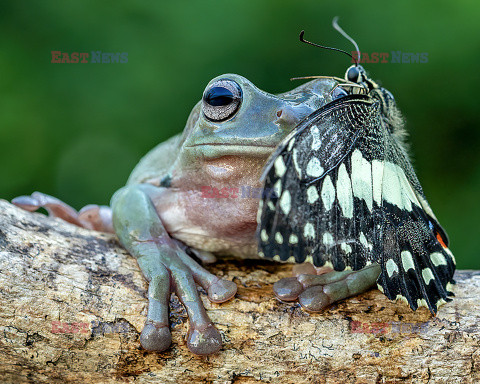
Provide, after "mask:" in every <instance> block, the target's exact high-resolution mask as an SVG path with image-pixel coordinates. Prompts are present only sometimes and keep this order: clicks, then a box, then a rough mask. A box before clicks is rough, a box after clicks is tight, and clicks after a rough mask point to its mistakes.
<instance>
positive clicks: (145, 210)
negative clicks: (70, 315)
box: [13, 74, 380, 355]
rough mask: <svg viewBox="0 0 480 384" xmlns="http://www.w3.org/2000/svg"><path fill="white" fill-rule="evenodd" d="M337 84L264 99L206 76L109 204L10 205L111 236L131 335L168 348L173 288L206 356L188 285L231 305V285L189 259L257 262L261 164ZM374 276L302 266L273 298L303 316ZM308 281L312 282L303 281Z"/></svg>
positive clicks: (211, 345)
mask: <svg viewBox="0 0 480 384" xmlns="http://www.w3.org/2000/svg"><path fill="white" fill-rule="evenodd" d="M337 85H338V82H337V81H335V80H333V79H324V78H319V79H315V80H313V81H310V82H308V83H305V84H303V85H301V86H299V87H297V88H295V89H293V90H292V91H290V92H286V93H282V94H278V95H274V94H270V93H267V92H264V91H262V90H260V89H258V88H257V87H256V86H255V85H254V84H252V83H251V82H250V81H249V80H247V79H246V78H244V77H242V76H239V75H235V74H225V75H222V76H219V77H216V78H214V79H213V80H211V81H210V82H209V83H208V85H207V86H206V89H205V91H204V92H203V98H202V100H201V101H200V102H199V103H198V104H196V105H195V107H194V108H193V110H192V112H191V114H190V116H189V118H188V120H187V123H186V126H185V129H184V131H183V133H182V134H179V135H177V136H174V137H172V138H171V139H169V140H167V141H166V142H164V143H161V144H159V145H158V146H156V147H155V148H154V149H152V150H151V151H150V152H149V153H148V154H147V155H146V156H145V157H144V158H143V159H142V160H141V161H140V163H139V164H138V165H137V166H136V168H135V169H134V170H133V172H132V174H131V175H130V178H129V179H128V183H127V185H126V186H125V187H124V188H122V189H120V190H119V191H117V192H116V193H115V194H114V196H113V197H112V200H111V204H110V207H106V206H96V205H88V206H86V207H84V208H83V209H82V210H80V211H79V212H77V211H76V210H74V209H73V208H71V207H70V206H68V205H67V204H65V203H63V202H61V201H60V200H58V199H56V198H54V197H51V196H48V195H45V194H42V193H39V192H35V193H33V194H32V195H31V196H20V197H17V198H15V199H14V200H13V203H14V204H16V205H17V206H20V207H22V208H24V209H27V210H30V211H34V210H36V209H38V208H40V207H43V208H45V209H46V210H47V211H48V212H49V214H50V215H53V216H56V217H60V218H62V219H64V220H66V221H69V222H71V223H73V224H76V225H80V226H83V227H86V228H91V229H95V230H99V231H106V232H115V233H116V234H117V236H118V238H119V239H120V242H121V243H122V244H123V246H124V247H125V248H126V249H127V250H128V251H129V252H130V253H131V255H132V256H134V257H135V258H136V259H137V261H138V264H139V266H140V268H141V270H142V272H143V274H144V276H145V278H146V279H147V280H148V282H149V288H148V314H147V320H146V323H145V326H144V328H143V330H142V332H141V335H140V342H141V344H142V346H143V347H144V348H145V349H147V350H155V351H163V350H165V349H167V348H168V347H169V346H170V344H171V333H170V329H169V298H170V294H171V292H172V291H173V292H175V293H176V294H177V296H178V298H179V299H180V301H181V302H182V303H183V305H184V306H185V309H186V311H187V314H188V317H189V322H190V326H189V331H188V335H187V346H188V348H189V349H190V350H191V351H192V352H193V353H195V354H199V355H206V354H211V353H215V352H217V351H218V350H219V349H220V348H221V345H222V339H221V335H220V333H219V331H218V330H217V328H216V327H215V326H214V325H213V324H212V321H211V320H210V319H209V317H208V315H207V313H206V311H205V309H204V307H203V304H202V301H201V299H200V297H199V294H198V291H197V286H196V285H197V284H198V285H200V286H202V287H203V288H204V289H205V291H206V292H207V295H208V298H209V299H210V300H211V301H212V302H215V303H221V302H225V301H227V300H229V299H231V298H232V297H233V296H234V295H235V293H236V289H237V287H236V285H235V283H233V282H231V281H227V280H223V279H220V278H218V277H216V276H214V275H212V274H211V273H209V272H208V271H207V270H206V269H204V268H203V267H202V266H201V265H200V264H198V263H197V262H196V261H195V260H194V259H193V258H192V257H191V256H190V255H191V254H192V253H193V254H194V255H196V256H197V257H198V259H200V260H202V261H211V260H212V259H214V257H215V256H217V257H218V256H222V255H232V256H235V257H240V258H256V257H258V256H257V241H256V237H255V230H256V227H257V211H258V206H259V201H260V197H261V194H262V193H265V192H268V193H275V191H274V190H273V191H262V182H261V181H260V176H261V174H262V171H263V168H264V165H265V163H266V161H267V159H268V158H269V156H270V155H271V154H272V152H273V151H274V149H275V148H276V147H277V145H278V144H279V143H280V142H281V141H282V139H284V138H285V137H286V136H287V135H288V133H290V132H291V131H292V129H293V128H294V127H295V126H296V125H297V124H298V123H299V122H300V121H301V120H302V119H304V118H305V117H306V116H308V115H309V114H310V113H311V112H313V111H314V110H317V109H318V108H320V107H322V106H323V105H325V104H326V103H329V102H331V101H332V100H334V99H336V98H338V97H342V96H344V95H346V92H345V90H343V89H342V88H341V87H338V86H337ZM246 191H248V193H246ZM252 191H253V192H252ZM305 268H306V269H305ZM379 272H380V270H379V267H378V268H377V267H374V268H369V269H367V270H361V271H357V272H353V271H344V272H335V271H332V270H331V269H330V270H325V269H324V270H320V271H319V270H315V268H313V266H311V268H309V267H304V269H303V270H302V274H300V275H299V277H298V278H287V279H282V280H281V281H279V282H278V283H277V284H275V286H274V291H275V294H276V295H277V297H278V298H280V299H281V300H284V301H294V300H299V301H300V304H301V305H302V306H303V307H304V308H305V309H307V310H312V311H318V310H321V309H323V308H324V307H325V306H326V305H328V304H330V303H331V302H333V301H336V300H340V299H342V298H345V297H347V296H351V295H354V294H357V293H359V292H361V291H364V290H366V289H367V288H369V287H370V286H372V285H373V284H375V280H376V278H377V276H378V274H379ZM316 274H320V280H318V277H319V276H317V277H315V279H316V280H315V279H313V276H314V275H316ZM312 279H313V280H315V282H313V283H312V281H313V280H312Z"/></svg>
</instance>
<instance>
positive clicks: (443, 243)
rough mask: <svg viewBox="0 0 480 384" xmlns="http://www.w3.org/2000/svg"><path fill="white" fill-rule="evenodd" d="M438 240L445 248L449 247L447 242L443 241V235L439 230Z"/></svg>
mask: <svg viewBox="0 0 480 384" xmlns="http://www.w3.org/2000/svg"><path fill="white" fill-rule="evenodd" d="M437 240H438V242H439V243H440V244H442V247H443V248H447V245H446V244H445V242H444V241H443V239H442V236H440V233H438V232H437Z"/></svg>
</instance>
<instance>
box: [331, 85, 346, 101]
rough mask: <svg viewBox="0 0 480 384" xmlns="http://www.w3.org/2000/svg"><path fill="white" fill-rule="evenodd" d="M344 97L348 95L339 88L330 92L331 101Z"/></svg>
mask: <svg viewBox="0 0 480 384" xmlns="http://www.w3.org/2000/svg"><path fill="white" fill-rule="evenodd" d="M345 96H348V93H347V91H345V90H344V89H343V88H341V87H337V88H335V89H334V90H333V92H332V99H333V100H336V99H339V98H340V97H345Z"/></svg>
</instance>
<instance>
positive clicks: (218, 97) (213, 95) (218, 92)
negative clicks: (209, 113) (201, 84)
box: [203, 87, 234, 107]
mask: <svg viewBox="0 0 480 384" xmlns="http://www.w3.org/2000/svg"><path fill="white" fill-rule="evenodd" d="M203 99H204V100H205V102H206V103H207V104H210V105H211V106H212V107H221V106H224V105H228V104H230V103H231V102H232V101H233V99H234V96H233V93H232V92H230V91H229V90H228V89H227V88H224V87H213V88H210V89H209V90H208V91H207V93H206V94H205V96H204V97H203Z"/></svg>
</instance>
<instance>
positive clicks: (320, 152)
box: [257, 95, 455, 312]
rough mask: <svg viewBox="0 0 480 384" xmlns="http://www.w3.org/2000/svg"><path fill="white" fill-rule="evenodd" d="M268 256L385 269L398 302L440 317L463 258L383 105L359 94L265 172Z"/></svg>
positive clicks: (263, 223) (303, 129) (332, 107)
mask: <svg viewBox="0 0 480 384" xmlns="http://www.w3.org/2000/svg"><path fill="white" fill-rule="evenodd" d="M264 178H265V187H266V189H268V190H270V189H272V190H273V191H275V192H276V194H273V195H272V194H271V195H267V196H265V197H264V199H263V202H262V204H261V205H260V209H259V217H258V219H259V225H258V231H257V232H258V233H257V234H258V237H259V250H260V255H263V256H264V257H267V258H273V259H275V260H279V261H291V262H297V263H302V262H305V261H310V262H312V263H313V264H314V265H315V266H324V265H328V266H331V267H333V268H334V269H335V270H336V271H342V270H345V269H353V270H359V269H362V268H364V267H365V266H367V265H369V264H371V263H378V264H380V265H381V268H382V272H381V274H380V276H379V278H378V280H377V283H378V286H379V288H380V289H381V290H383V292H384V293H385V295H386V296H387V297H389V298H390V299H395V298H399V297H400V298H403V299H405V300H406V301H407V302H408V303H409V304H410V306H411V307H412V308H413V309H416V308H417V307H418V306H427V307H428V308H429V309H430V310H431V311H432V312H436V310H437V304H438V303H439V302H441V301H442V300H443V301H448V300H449V299H448V297H447V296H448V295H449V294H450V292H449V290H450V288H449V284H451V283H453V279H452V277H453V272H454V269H455V265H454V258H453V255H452V254H451V252H450V251H449V250H448V248H447V245H448V240H447V238H446V235H445V232H444V231H443V229H441V227H440V225H439V224H438V221H437V220H436V218H435V216H434V215H433V212H431V209H430V207H429V206H428V203H427V202H426V199H425V198H424V195H423V191H422V190H421V187H420V184H419V183H418V180H417V179H416V176H415V173H414V172H413V169H412V168H411V165H410V163H409V161H408V157H407V155H406V153H405V152H404V150H403V148H402V146H401V144H400V143H399V142H397V141H396V139H395V137H393V136H392V133H391V132H390V130H389V129H387V128H386V127H385V125H384V121H383V119H382V116H381V111H380V108H379V103H378V102H377V101H376V100H375V99H374V98H371V97H369V96H365V95H350V96H346V97H343V98H341V99H338V100H336V101H334V102H332V103H329V104H327V105H326V106H324V107H322V108H320V109H319V110H317V111H316V112H314V113H313V114H312V115H310V116H309V117H308V118H307V119H305V120H304V121H303V122H301V123H300V124H299V126H298V127H297V128H296V129H295V130H294V131H293V132H292V133H291V134H290V135H289V136H288V137H287V138H286V139H285V140H284V142H283V143H282V144H281V145H280V146H279V148H278V149H277V150H276V152H275V153H274V154H273V155H272V157H271V159H270V160H269V163H268V164H267V166H266V168H265V172H264Z"/></svg>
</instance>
